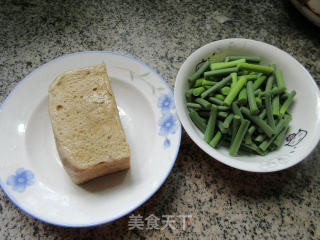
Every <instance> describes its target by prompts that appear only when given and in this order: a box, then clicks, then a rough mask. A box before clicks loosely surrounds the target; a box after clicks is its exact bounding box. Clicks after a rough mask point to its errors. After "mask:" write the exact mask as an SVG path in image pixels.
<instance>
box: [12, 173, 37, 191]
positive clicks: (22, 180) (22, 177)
mask: <svg viewBox="0 0 320 240" xmlns="http://www.w3.org/2000/svg"><path fill="white" fill-rule="evenodd" d="M34 182H35V178H34V174H33V172H31V171H30V170H25V169H24V168H18V169H17V171H16V175H10V176H9V177H8V178H7V184H8V185H9V186H12V189H13V190H14V191H16V192H19V193H23V192H24V191H25V190H26V188H27V186H31V185H32V184H34Z"/></svg>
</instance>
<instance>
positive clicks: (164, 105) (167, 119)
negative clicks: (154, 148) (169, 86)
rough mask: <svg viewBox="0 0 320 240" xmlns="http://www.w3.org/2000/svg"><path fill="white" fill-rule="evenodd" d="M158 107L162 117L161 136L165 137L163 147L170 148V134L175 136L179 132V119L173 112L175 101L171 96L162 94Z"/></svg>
mask: <svg viewBox="0 0 320 240" xmlns="http://www.w3.org/2000/svg"><path fill="white" fill-rule="evenodd" d="M158 107H159V108H160V109H161V113H162V116H161V118H160V119H159V121H158V125H159V126H160V130H159V135H160V136H163V137H165V139H164V142H163V147H164V148H165V149H166V148H168V147H170V145H171V142H170V140H169V138H168V135H169V134H175V133H176V132H177V130H178V124H177V120H178V119H177V117H176V115H175V114H174V113H172V112H171V110H173V109H174V108H175V107H174V101H173V98H172V96H170V95H169V94H161V95H160V97H159V99H158Z"/></svg>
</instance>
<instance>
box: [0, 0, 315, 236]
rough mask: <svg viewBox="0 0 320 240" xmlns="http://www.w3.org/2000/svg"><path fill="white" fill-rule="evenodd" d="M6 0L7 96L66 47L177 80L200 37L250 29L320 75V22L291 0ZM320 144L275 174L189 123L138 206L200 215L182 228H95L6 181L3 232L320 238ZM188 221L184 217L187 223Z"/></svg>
mask: <svg viewBox="0 0 320 240" xmlns="http://www.w3.org/2000/svg"><path fill="white" fill-rule="evenodd" d="M47 2H49V1H25V0H21V1H16V0H15V1H0V29H1V31H0V101H1V102H3V101H4V99H5V98H6V96H7V95H8V94H9V92H10V91H11V90H12V89H13V88H14V87H15V86H16V84H17V83H18V82H19V81H20V80H21V79H23V77H24V76H26V75H27V74H28V73H29V72H31V71H32V70H34V69H36V68H37V67H38V66H40V65H41V64H44V63H46V62H47V61H50V60H52V59H54V58H56V57H58V56H60V55H63V54H67V53H72V52H77V51H84V50H110V51H117V52H120V53H123V54H127V55H130V56H133V57H135V58H138V59H140V60H142V61H144V62H146V63H148V64H149V65H150V66H151V67H152V68H154V69H155V70H156V71H157V72H158V73H159V74H160V75H161V76H163V78H164V79H165V80H166V81H167V82H168V83H169V85H170V86H171V87H173V85H174V81H175V77H176V74H177V72H178V70H179V67H180V66H181V64H182V63H183V61H184V60H185V59H186V57H187V56H188V55H189V54H190V53H191V52H193V51H194V50H196V49H197V48H199V47H200V46H202V45H204V44H206V43H208V42H211V41H214V40H219V39H223V38H230V37H242V38H251V39H256V40H261V41H264V42H267V43H270V44H273V45H275V46H277V47H279V48H281V49H283V50H285V51H287V52H288V53H290V54H292V55H293V56H294V57H295V58H296V59H297V60H298V61H300V62H301V63H302V64H303V65H304V66H305V67H306V69H307V70H308V71H310V73H311V74H312V76H313V77H314V79H315V80H316V81H317V83H318V84H320V37H319V36H320V34H319V33H320V29H319V28H317V27H316V26H314V25H312V24H311V23H310V22H308V21H307V20H306V19H305V18H304V17H302V16H301V15H300V14H299V13H298V12H297V11H296V10H295V9H294V7H293V6H292V5H291V4H290V3H289V1H276V0H274V1H271V0H265V1H253V0H251V1H244V0H239V1H232V0H231V1H227V0H224V1H222V0H214V1H191V0H190V1H173V0H168V1H146V0H145V1H141V0H140V1H50V3H47ZM319 158H320V148H319V146H318V147H317V148H316V150H315V151H314V152H313V153H312V154H311V155H310V156H309V157H308V158H307V159H306V160H305V161H304V162H302V163H301V164H299V165H297V166H295V167H292V168H290V169H288V170H285V171H282V172H279V173H271V174H254V173H247V172H242V171H238V170H235V169H232V168H229V167H227V166H225V165H222V164H220V163H219V162H217V161H215V160H213V159H211V158H209V157H208V156H207V155H206V154H205V153H204V152H202V151H201V150H200V149H199V148H198V147H197V146H196V145H195V144H194V143H193V142H192V141H191V140H190V139H189V137H188V136H187V135H186V134H185V133H183V136H182V143H181V148H180V152H179V155H178V158H177V161H176V164H175V166H174V168H173V170H172V172H171V174H170V175H169V177H168V179H167V181H166V182H165V183H164V185H163V186H162V187H161V188H160V190H159V191H158V192H157V193H156V194H155V195H154V196H153V197H152V198H151V199H150V200H149V201H148V202H147V203H145V204H144V205H143V206H141V207H140V208H138V209H137V210H136V211H134V214H135V215H138V214H141V215H143V216H144V217H147V216H149V215H151V214H154V215H156V216H157V217H161V216H163V215H175V216H178V215H183V214H186V215H192V218H191V219H192V222H191V223H190V222H189V223H190V224H188V225H187V227H186V230H185V231H183V230H182V226H181V222H179V221H178V219H176V221H177V222H176V224H177V225H176V227H177V228H176V230H170V229H169V228H166V229H164V230H147V229H144V230H138V229H134V230H128V219H129V218H128V216H125V217H123V218H121V219H119V220H117V221H115V222H113V223H111V224H107V225H102V226H98V227H95V228H83V229H69V228H62V227H57V226H53V225H49V224H46V223H42V222H40V221H37V220H35V219H33V218H32V217H30V216H28V215H26V214H25V213H23V212H22V211H20V210H19V209H18V208H16V207H15V206H14V205H13V204H12V203H11V202H10V201H9V200H8V198H7V197H6V196H5V195H4V193H3V192H2V191H0V239H145V238H147V239H161V238H162V239H319V238H320V225H319V219H320V162H319ZM179 224H180V225H179Z"/></svg>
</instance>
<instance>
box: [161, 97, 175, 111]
mask: <svg viewBox="0 0 320 240" xmlns="http://www.w3.org/2000/svg"><path fill="white" fill-rule="evenodd" d="M158 107H159V108H160V109H161V111H162V112H170V110H171V109H174V101H173V98H172V97H171V96H170V95H168V94H161V95H160V97H159V99H158Z"/></svg>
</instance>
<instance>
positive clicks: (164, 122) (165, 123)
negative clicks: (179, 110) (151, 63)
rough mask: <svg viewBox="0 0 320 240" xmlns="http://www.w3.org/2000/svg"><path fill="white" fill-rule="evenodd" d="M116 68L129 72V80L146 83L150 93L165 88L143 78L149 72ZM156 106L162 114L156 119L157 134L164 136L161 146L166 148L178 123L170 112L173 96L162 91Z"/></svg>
mask: <svg viewBox="0 0 320 240" xmlns="http://www.w3.org/2000/svg"><path fill="white" fill-rule="evenodd" d="M117 68H118V69H121V70H124V71H127V72H129V74H130V75H129V76H130V79H131V81H134V80H135V79H139V80H141V81H143V82H144V83H145V84H147V85H148V86H149V87H150V88H151V89H152V95H154V96H157V94H158V93H159V92H160V91H163V90H165V89H164V88H163V87H156V86H154V85H153V84H151V83H150V82H149V81H148V80H147V79H145V77H148V76H149V74H150V72H145V73H142V74H139V73H136V72H135V71H133V70H131V69H129V68H124V67H117ZM157 106H158V108H160V110H161V114H162V116H161V118H160V119H159V121H158V125H159V126H160V130H159V136H162V137H165V139H164V142H163V147H164V148H165V149H167V148H169V147H170V146H171V142H170V139H169V138H168V135H170V134H175V133H176V132H177V130H178V128H179V125H178V124H177V121H178V119H177V117H176V114H175V113H173V112H171V111H172V110H174V109H175V105H174V100H173V97H172V96H171V95H170V94H165V93H162V94H161V95H160V96H159V98H158V102H157Z"/></svg>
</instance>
